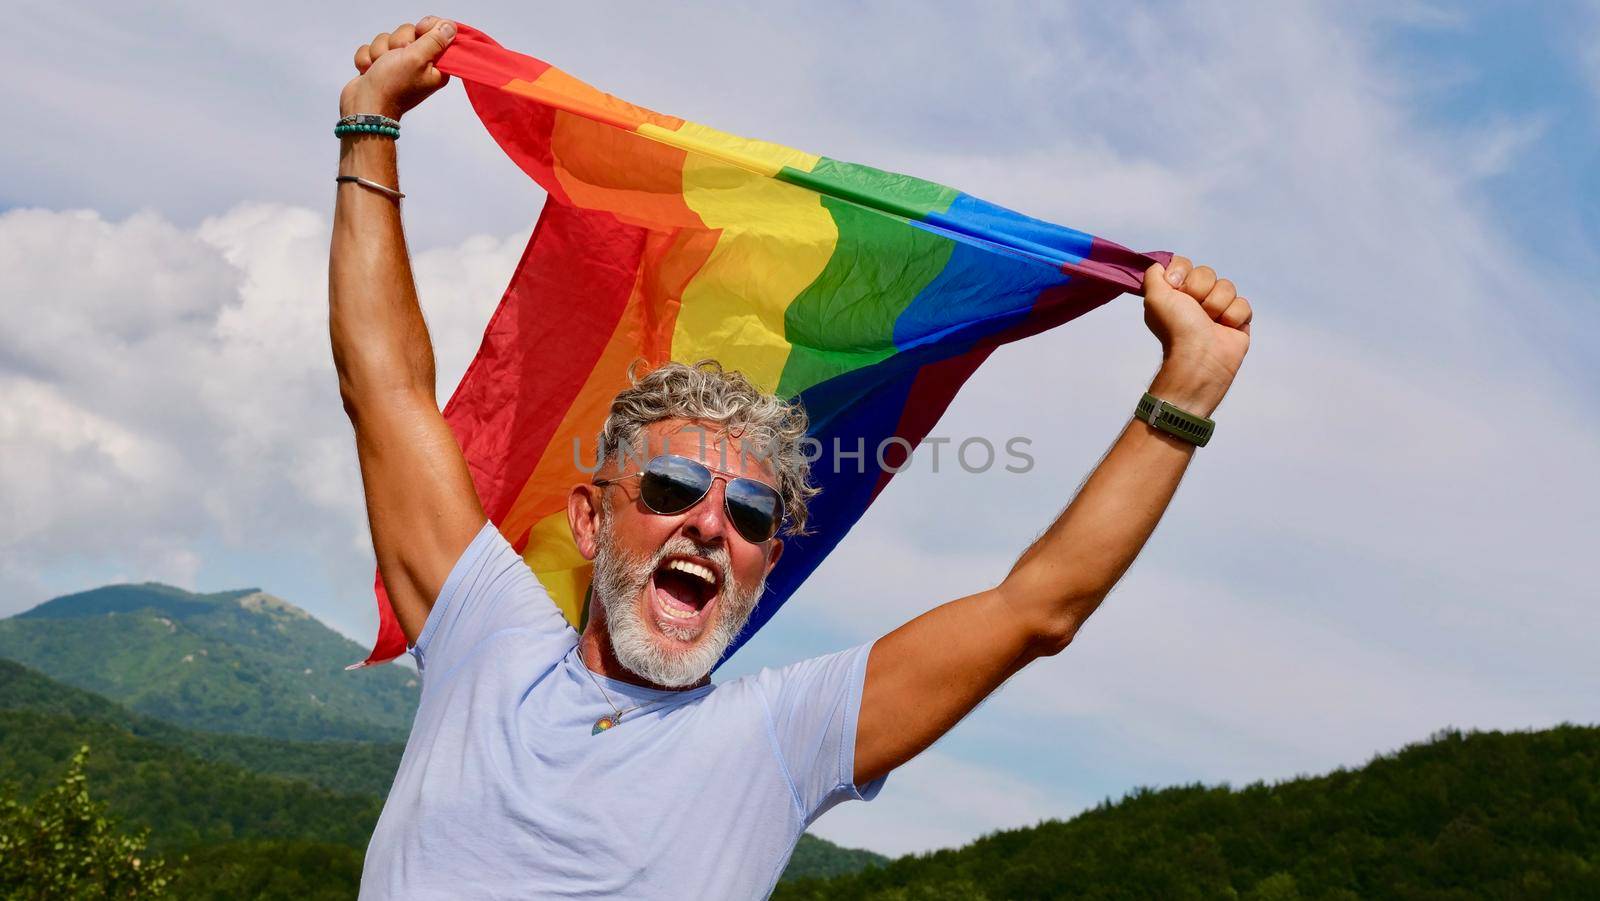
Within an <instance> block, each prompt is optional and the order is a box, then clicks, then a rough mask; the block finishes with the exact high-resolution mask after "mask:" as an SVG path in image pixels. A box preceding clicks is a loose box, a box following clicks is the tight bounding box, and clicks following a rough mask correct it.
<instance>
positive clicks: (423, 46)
mask: <svg viewBox="0 0 1600 901" xmlns="http://www.w3.org/2000/svg"><path fill="white" fill-rule="evenodd" d="M455 37H456V23H454V22H451V21H449V20H447V19H440V20H439V21H438V24H436V25H434V26H433V27H432V28H430V29H428V31H427V33H426V34H424V35H422V36H421V37H419V38H417V42H416V43H415V44H412V45H411V46H412V47H413V48H415V49H413V50H412V52H413V53H417V54H419V55H421V57H422V58H423V59H424V60H426V61H428V62H430V63H431V62H433V61H434V60H436V59H438V58H439V54H441V53H443V52H444V48H446V47H448V46H450V42H451V41H453V40H455ZM433 74H434V73H432V72H430V73H429V75H433ZM438 75H439V80H440V82H441V83H442V82H443V81H444V80H445V76H444V73H442V72H441V73H438Z"/></svg>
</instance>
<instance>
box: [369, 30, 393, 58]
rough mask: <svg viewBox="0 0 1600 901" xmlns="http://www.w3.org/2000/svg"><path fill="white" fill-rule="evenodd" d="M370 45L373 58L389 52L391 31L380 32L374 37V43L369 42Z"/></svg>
mask: <svg viewBox="0 0 1600 901" xmlns="http://www.w3.org/2000/svg"><path fill="white" fill-rule="evenodd" d="M368 46H369V47H371V48H372V58H373V59H377V58H378V57H380V56H382V55H384V54H385V53H388V52H389V32H387V31H382V32H379V33H378V35H377V37H374V38H373V39H372V43H371V44H369V45H368Z"/></svg>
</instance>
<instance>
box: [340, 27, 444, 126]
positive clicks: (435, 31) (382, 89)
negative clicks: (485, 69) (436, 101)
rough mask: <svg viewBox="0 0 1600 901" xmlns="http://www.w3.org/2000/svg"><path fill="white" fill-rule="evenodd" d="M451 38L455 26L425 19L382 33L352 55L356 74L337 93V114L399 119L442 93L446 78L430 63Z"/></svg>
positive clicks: (436, 57) (437, 56) (441, 51)
mask: <svg viewBox="0 0 1600 901" xmlns="http://www.w3.org/2000/svg"><path fill="white" fill-rule="evenodd" d="M455 36H456V26H455V23H454V22H448V21H445V20H444V19H441V18H439V17H437V16H427V17H425V18H423V19H422V20H421V21H419V22H417V24H415V25H412V24H410V23H409V22H408V23H406V24H404V25H401V26H400V27H398V28H396V29H395V30H394V31H388V32H384V33H383V34H380V35H378V36H377V37H375V38H373V39H372V42H371V43H369V44H363V45H362V46H361V47H359V48H357V50H356V71H357V72H359V73H361V74H360V75H357V76H356V77H355V78H352V79H350V83H349V84H346V85H345V86H344V90H342V91H340V92H339V114H340V115H341V116H348V115H352V114H355V113H376V114H378V115H380V116H388V117H389V118H391V119H398V118H400V117H401V115H403V114H404V113H405V112H406V110H409V109H411V108H412V107H414V106H416V105H417V104H419V103H421V102H422V101H424V100H426V99H428V95H430V94H432V93H433V92H434V91H437V90H439V89H440V88H442V87H444V85H445V82H447V81H449V80H450V76H448V75H446V74H444V73H443V72H440V71H439V70H438V69H437V68H435V67H434V65H433V63H434V61H435V60H437V59H438V58H439V54H441V53H443V52H444V48H446V47H448V46H450V41H451V40H453V39H454V38H455Z"/></svg>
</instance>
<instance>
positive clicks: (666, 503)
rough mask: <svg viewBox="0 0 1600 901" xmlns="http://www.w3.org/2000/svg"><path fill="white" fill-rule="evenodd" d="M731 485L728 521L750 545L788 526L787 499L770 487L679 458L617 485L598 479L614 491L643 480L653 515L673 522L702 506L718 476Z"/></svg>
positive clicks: (665, 457) (656, 462)
mask: <svg viewBox="0 0 1600 901" xmlns="http://www.w3.org/2000/svg"><path fill="white" fill-rule="evenodd" d="M719 475H720V476H722V477H723V478H725V479H727V481H728V487H727V489H726V490H725V491H723V493H722V498H723V501H724V504H725V506H726V507H727V509H728V521H729V522H731V523H733V527H734V529H735V530H737V531H738V533H739V534H740V535H741V536H743V538H744V540H746V541H748V542H750V543H751V544H760V543H761V542H763V541H766V540H767V539H768V538H771V537H772V536H773V535H775V534H777V531H778V526H779V524H781V523H782V522H783V497H782V495H780V494H778V489H776V488H774V487H772V486H771V485H768V484H767V483H766V482H758V481H756V480H755V479H747V478H744V477H742V476H736V475H734V474H733V473H731V472H725V471H723V470H720V469H712V468H711V467H709V466H707V465H705V464H704V463H701V462H699V461H698V460H691V459H689V458H688V457H680V456H678V455H677V454H662V455H661V456H659V457H656V458H654V459H652V460H651V461H650V462H648V463H646V464H645V465H644V468H643V469H641V470H639V471H638V472H631V473H628V474H627V475H622V476H617V477H616V478H614V479H595V480H594V484H596V485H600V486H605V485H614V484H616V483H617V482H620V481H622V480H623V479H631V478H633V477H635V476H637V477H638V478H639V498H640V500H643V501H644V505H645V506H646V507H649V508H650V510H651V512H653V513H660V514H662V515H663V516H672V515H674V514H678V513H682V512H683V511H685V510H687V509H689V508H690V507H693V506H694V505H695V504H698V503H700V499H701V498H703V497H705V496H706V495H707V494H708V493H710V491H711V485H712V484H713V483H714V482H715V481H716V480H717V476H719Z"/></svg>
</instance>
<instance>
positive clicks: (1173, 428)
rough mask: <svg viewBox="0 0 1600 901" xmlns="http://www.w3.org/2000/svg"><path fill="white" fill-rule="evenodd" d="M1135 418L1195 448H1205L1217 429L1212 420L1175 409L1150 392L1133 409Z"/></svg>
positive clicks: (1179, 408) (1178, 408)
mask: <svg viewBox="0 0 1600 901" xmlns="http://www.w3.org/2000/svg"><path fill="white" fill-rule="evenodd" d="M1133 416H1134V418H1135V419H1138V420H1141V421H1143V422H1146V423H1149V424H1150V427H1151V428H1153V429H1156V430H1158V431H1162V432H1166V433H1167V434H1168V435H1172V436H1173V437H1176V438H1182V439H1183V440H1184V441H1187V442H1189V443H1190V444H1193V445H1194V446H1195V447H1205V446H1206V442H1208V441H1210V440H1211V433H1212V432H1214V431H1216V429H1217V424H1216V423H1215V422H1213V421H1212V420H1210V419H1207V418H1205V417H1204V416H1198V415H1196V414H1194V413H1190V412H1189V411H1188V410H1185V409H1182V408H1181V407H1175V406H1173V405H1172V404H1169V403H1167V402H1166V401H1164V400H1162V399H1161V398H1159V397H1156V396H1155V395H1154V394H1151V393H1150V392H1148V391H1146V392H1145V393H1144V397H1141V398H1139V405H1138V406H1136V407H1134V408H1133Z"/></svg>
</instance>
